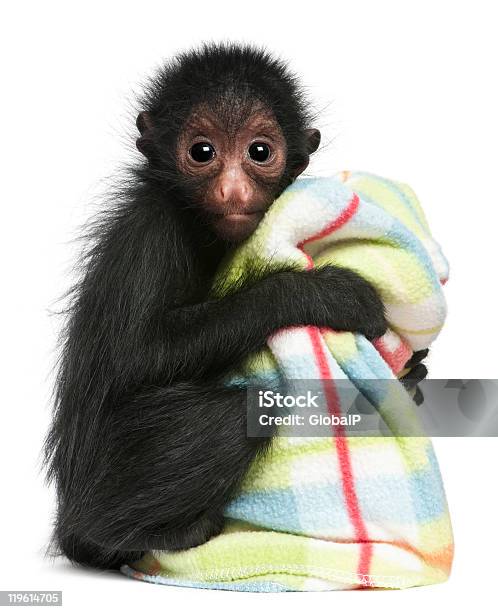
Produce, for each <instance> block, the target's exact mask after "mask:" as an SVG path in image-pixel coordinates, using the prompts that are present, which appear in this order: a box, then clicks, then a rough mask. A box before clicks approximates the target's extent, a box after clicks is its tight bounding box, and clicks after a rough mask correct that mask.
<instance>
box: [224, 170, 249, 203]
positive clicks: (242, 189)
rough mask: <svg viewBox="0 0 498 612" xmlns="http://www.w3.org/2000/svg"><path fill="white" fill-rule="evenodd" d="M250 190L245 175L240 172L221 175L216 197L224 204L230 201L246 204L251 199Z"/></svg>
mask: <svg viewBox="0 0 498 612" xmlns="http://www.w3.org/2000/svg"><path fill="white" fill-rule="evenodd" d="M251 192H252V190H251V186H250V184H249V181H248V179H247V177H245V176H243V175H242V174H241V173H233V174H230V175H227V176H224V177H221V179H220V181H219V183H218V197H219V199H220V201H221V202H223V203H224V204H226V203H228V202H230V201H232V202H238V203H240V204H247V203H248V202H249V201H250V199H251Z"/></svg>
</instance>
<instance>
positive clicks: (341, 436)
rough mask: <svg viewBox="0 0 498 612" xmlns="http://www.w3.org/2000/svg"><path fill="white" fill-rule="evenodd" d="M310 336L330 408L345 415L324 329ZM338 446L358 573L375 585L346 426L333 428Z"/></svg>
mask: <svg viewBox="0 0 498 612" xmlns="http://www.w3.org/2000/svg"><path fill="white" fill-rule="evenodd" d="M308 334H309V337H310V340H311V344H312V347H313V352H314V355H315V359H316V363H317V366H318V370H319V373H320V378H321V381H322V384H323V389H324V392H325V398H326V400H327V409H328V411H329V413H330V415H332V416H341V409H340V403H339V396H338V394H337V389H336V387H335V384H334V381H333V379H332V372H331V371H330V367H329V364H328V361H327V355H326V353H325V348H324V342H323V338H322V336H321V334H320V330H319V329H318V328H317V327H308ZM332 429H333V433H334V437H335V445H336V450H337V458H338V461H339V469H340V470H341V480H342V489H343V493H344V498H345V500H346V507H347V510H348V514H349V518H350V520H351V523H352V525H353V528H354V531H355V535H356V539H357V540H358V543H359V544H361V550H360V559H359V561H358V569H357V574H358V578H359V580H360V582H361V584H362V585H366V586H374V585H373V584H372V583H371V579H370V577H369V576H368V573H369V570H370V562H371V560H372V553H373V547H372V544H371V543H370V542H369V541H368V532H367V528H366V525H365V523H364V521H363V517H362V516H361V510H360V504H359V501H358V496H357V494H356V489H355V485H354V475H353V468H352V465H351V457H350V454H349V447H348V441H347V437H346V432H345V429H344V426H343V425H334V426H333V427H332Z"/></svg>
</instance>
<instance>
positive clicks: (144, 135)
mask: <svg viewBox="0 0 498 612" xmlns="http://www.w3.org/2000/svg"><path fill="white" fill-rule="evenodd" d="M136 124H137V128H138V131H139V132H140V138H137V140H136V145H137V149H138V150H139V151H140V153H142V155H145V157H147V158H148V159H150V158H151V157H153V155H154V123H153V121H152V115H151V114H150V113H149V112H147V111H142V112H141V113H139V114H138V117H137V121H136Z"/></svg>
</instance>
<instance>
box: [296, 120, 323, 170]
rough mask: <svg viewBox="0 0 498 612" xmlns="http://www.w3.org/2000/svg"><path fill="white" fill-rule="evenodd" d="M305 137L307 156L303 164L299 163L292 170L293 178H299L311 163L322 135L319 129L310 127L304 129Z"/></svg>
mask: <svg viewBox="0 0 498 612" xmlns="http://www.w3.org/2000/svg"><path fill="white" fill-rule="evenodd" d="M304 137H305V139H306V158H305V159H304V160H303V162H302V163H301V164H299V166H297V168H295V169H294V171H293V172H292V179H295V178H297V177H298V176H299V175H300V174H302V173H303V172H304V171H305V170H306V168H307V167H308V164H309V163H310V155H311V154H312V153H314V152H315V151H316V150H317V149H318V147H319V146H320V140H321V138H322V135H321V134H320V131H319V130H315V129H314V128H309V129H307V130H304Z"/></svg>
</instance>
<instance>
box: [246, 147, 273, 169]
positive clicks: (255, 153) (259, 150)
mask: <svg viewBox="0 0 498 612" xmlns="http://www.w3.org/2000/svg"><path fill="white" fill-rule="evenodd" d="M248 153H249V157H250V158H251V159H252V160H253V161H255V162H258V164H262V163H264V162H265V161H268V160H269V159H270V155H271V149H270V147H269V146H268V145H267V144H266V142H253V143H252V145H251V146H250V147H249V149H248Z"/></svg>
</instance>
